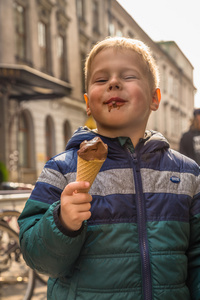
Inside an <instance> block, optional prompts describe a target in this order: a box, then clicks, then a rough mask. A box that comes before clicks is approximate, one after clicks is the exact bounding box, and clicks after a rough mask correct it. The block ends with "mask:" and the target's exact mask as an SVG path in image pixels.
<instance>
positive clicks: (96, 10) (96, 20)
mask: <svg viewBox="0 0 200 300" xmlns="http://www.w3.org/2000/svg"><path fill="white" fill-rule="evenodd" d="M92 8H93V9H92V13H93V31H96V32H99V5H98V3H97V1H93V6H92Z"/></svg>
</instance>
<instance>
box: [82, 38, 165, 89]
mask: <svg viewBox="0 0 200 300" xmlns="http://www.w3.org/2000/svg"><path fill="white" fill-rule="evenodd" d="M108 48H114V49H120V50H121V49H129V50H133V51H134V52H136V53H138V55H139V56H140V57H141V59H142V61H143V62H144V65H145V71H146V72H147V75H148V76H149V80H150V85H151V87H152V90H155V89H156V88H158V87H159V71H158V67H157V65H156V62H155V60H154V58H153V55H152V53H151V51H150V48H149V47H148V46H147V45H146V44H144V43H143V42H141V41H139V40H135V39H131V38H125V37H107V38H106V39H104V40H102V41H100V42H98V43H97V44H96V45H94V47H93V48H92V50H91V51H90V53H89V54H88V56H87V58H86V61H85V70H84V71H85V89H86V91H87V89H88V83H89V80H90V76H91V74H90V72H91V65H92V62H93V60H94V58H95V56H96V55H97V54H98V53H99V52H100V51H102V50H105V49H108Z"/></svg>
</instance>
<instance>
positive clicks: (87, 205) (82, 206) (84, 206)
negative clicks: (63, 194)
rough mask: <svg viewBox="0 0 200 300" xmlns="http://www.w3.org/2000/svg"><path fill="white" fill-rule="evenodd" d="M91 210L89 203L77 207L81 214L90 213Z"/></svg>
mask: <svg viewBox="0 0 200 300" xmlns="http://www.w3.org/2000/svg"><path fill="white" fill-rule="evenodd" d="M90 208H91V204H90V203H89V202H88V203H83V204H79V205H77V207H76V209H77V211H78V212H79V213H81V212H87V211H89V210H90Z"/></svg>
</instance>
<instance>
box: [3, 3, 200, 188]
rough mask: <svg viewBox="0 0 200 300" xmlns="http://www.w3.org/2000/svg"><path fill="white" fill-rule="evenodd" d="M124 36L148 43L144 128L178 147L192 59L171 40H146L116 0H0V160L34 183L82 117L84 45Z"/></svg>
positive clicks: (188, 104) (14, 177) (189, 106)
mask: <svg viewBox="0 0 200 300" xmlns="http://www.w3.org/2000/svg"><path fill="white" fill-rule="evenodd" d="M115 35H117V36H125V37H131V38H136V39H140V40H142V41H144V42H145V43H146V44H147V45H148V46H150V47H151V49H152V52H153V54H154V57H155V59H156V61H157V63H158V65H159V69H160V77H161V82H160V87H161V93H162V101H161V105H160V109H159V110H158V111H157V112H156V113H152V114H151V117H150V120H149V123H148V128H149V129H153V130H158V131H160V132H161V133H163V134H164V135H165V136H166V138H167V139H168V140H169V142H170V144H171V147H172V148H174V149H178V144H179V140H180V136H181V134H182V132H184V131H186V129H187V128H188V123H189V120H190V118H191V116H192V113H193V108H194V93H195V87H194V84H193V66H192V65H191V63H190V62H189V60H188V59H187V57H186V56H185V55H184V53H183V52H182V51H181V49H180V48H179V47H178V45H177V44H176V42H175V41H161V42H159V43H158V42H154V41H153V40H152V39H151V38H150V37H149V36H148V35H147V34H146V33H145V32H144V31H143V30H142V28H141V27H139V26H138V24H137V23H136V22H135V21H134V19H133V18H132V17H131V16H130V15H129V13H128V12H126V11H125V10H124V9H123V8H122V6H121V5H120V4H119V3H118V2H117V1H116V0H1V1H0V45H1V46H0V162H1V163H4V165H5V166H6V168H7V169H8V171H9V180H10V181H18V182H24V183H33V184H34V183H35V180H36V179H37V177H38V175H39V174H40V172H41V170H42V168H43V166H44V164H45V162H46V161H47V160H48V159H49V158H50V157H52V156H53V155H55V154H57V153H59V152H62V151H64V149H65V145H66V143H67V141H68V139H69V138H70V137H71V135H72V134H73V132H74V131H75V130H76V129H77V127H79V126H82V125H85V124H87V125H88V126H89V127H91V128H93V127H95V123H94V121H93V120H92V119H87V116H86V113H85V104H84V100H83V93H84V75H83V67H84V61H85V57H86V55H87V53H88V52H89V50H90V49H91V46H92V45H93V44H94V43H96V42H97V41H99V40H101V39H103V38H105V37H106V36H115Z"/></svg>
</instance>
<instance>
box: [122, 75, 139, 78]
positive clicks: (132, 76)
mask: <svg viewBox="0 0 200 300" xmlns="http://www.w3.org/2000/svg"><path fill="white" fill-rule="evenodd" d="M136 78H137V77H136V76H134V75H131V76H126V77H124V79H136Z"/></svg>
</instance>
